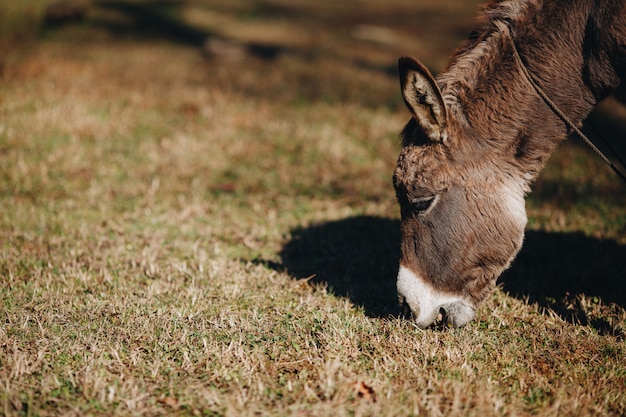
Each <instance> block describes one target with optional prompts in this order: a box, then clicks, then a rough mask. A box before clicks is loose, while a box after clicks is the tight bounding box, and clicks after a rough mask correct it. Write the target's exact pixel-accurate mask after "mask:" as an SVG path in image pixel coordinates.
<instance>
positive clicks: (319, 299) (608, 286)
mask: <svg viewBox="0 0 626 417" xmlns="http://www.w3.org/2000/svg"><path fill="white" fill-rule="evenodd" d="M96 3H97V2H96ZM139 3H140V2H139ZM16 4H17V3H16ZM21 4H24V5H25V6H24V7H25V9H22V10H25V11H23V13H30V12H29V11H28V10H29V9H28V7H30V6H28V5H26V3H21ZM145 4H146V5H149V3H148V2H146V3H145ZM454 4H455V5H457V6H454V7H452V5H453V4H452V2H449V1H444V2H439V3H438V4H437V5H434V4H428V3H424V4H419V5H416V4H415V2H406V1H405V0H397V1H393V2H388V3H386V5H385V7H383V8H381V6H380V4H379V3H378V2H370V1H366V2H363V4H362V6H363V7H362V8H359V9H358V10H357V11H358V13H356V14H355V13H354V5H351V4H349V3H345V4H344V3H337V2H334V3H332V4H331V2H324V1H323V2H315V3H310V4H309V3H306V2H305V3H302V4H301V5H296V4H293V2H284V1H282V0H276V1H271V2H264V3H263V4H260V3H256V2H244V1H230V0H229V1H228V2H226V1H219V2H212V3H211V5H210V7H209V5H206V4H203V3H198V2H181V3H175V4H173V5H172V7H176V8H178V9H176V10H171V11H170V12H168V13H170V14H167V16H168V17H169V18H171V19H174V20H175V22H174V23H181V22H182V23H184V24H189V25H192V26H193V27H194V28H196V29H198V28H199V29H201V30H203V31H205V32H206V33H207V36H212V35H213V36H221V37H224V38H226V39H227V40H231V41H233V42H242V43H243V44H244V45H245V44H248V43H251V42H253V41H255V39H256V35H257V32H264V31H265V29H266V28H267V27H273V25H275V24H276V22H280V25H279V26H278V27H277V28H275V29H274V30H275V32H267V33H265V32H264V33H265V35H264V36H266V37H265V38H263V36H262V35H259V39H257V40H262V41H263V42H267V43H277V44H278V46H279V47H280V48H281V49H280V52H279V53H278V54H277V55H276V56H274V57H272V58H268V57H263V56H258V55H254V54H250V55H245V56H244V59H243V60H240V61H236V60H234V61H228V60H220V59H219V57H215V56H211V57H207V56H206V53H205V52H202V51H203V49H202V48H203V46H202V45H191V44H185V43H184V42H182V43H181V41H180V39H178V38H176V39H171V38H168V37H167V34H163V33H155V32H154V31H153V32H150V33H148V32H145V33H135V34H134V33H133V32H132V29H133V27H132V25H130V22H132V20H131V19H129V17H128V16H125V15H123V14H120V13H121V12H120V13H111V11H110V10H109V11H108V12H107V11H105V10H103V9H102V8H98V7H97V5H96V6H95V8H94V9H91V11H90V12H89V14H88V15H87V16H86V18H85V21H83V22H82V23H80V24H78V25H73V26H68V27H58V28H53V29H49V30H48V31H47V32H46V33H45V36H44V38H42V39H40V41H39V42H37V43H35V44H31V45H32V47H31V48H28V49H27V50H24V51H20V53H19V54H18V53H17V52H15V51H14V52H13V53H15V54H16V55H12V56H13V58H11V60H8V61H6V64H5V67H4V68H3V78H2V81H1V82H0V94H1V98H0V115H1V117H0V161H1V163H0V208H1V210H0V322H1V323H3V325H2V326H0V380H2V381H3V383H2V386H1V387H0V410H2V414H6V415H29V414H30V415H42V416H45V415H59V414H91V415H129V414H148V415H152V414H168V415H169V414H172V415H211V416H234V415H237V416H246V415H256V414H267V415H316V416H325V415H328V416H353V415H359V416H366V415H448V416H454V415H459V416H460V415H463V416H466V415H480V416H490V415H531V414H540V415H622V414H624V411H625V409H626V408H625V407H626V397H625V395H624V392H626V389H625V386H626V374H625V373H624V365H623V356H624V352H625V346H624V331H625V330H624V329H625V328H626V313H625V310H624V297H623V293H621V292H620V290H619V288H621V287H618V288H617V289H615V287H614V286H613V285H615V284H614V283H616V282H621V281H620V279H621V276H618V277H612V275H620V274H621V275H622V276H623V270H621V269H619V268H621V267H620V265H621V263H620V262H622V261H621V259H623V256H621V254H622V253H623V251H624V249H623V248H624V244H626V242H625V241H624V233H623V232H624V224H625V223H626V220H624V207H625V206H624V204H623V203H624V201H623V198H622V196H623V193H621V191H620V190H621V189H620V188H619V183H617V182H615V181H614V180H613V178H612V177H611V175H610V174H608V173H605V172H604V170H603V167H602V166H601V165H600V164H599V163H597V162H596V161H595V159H594V158H593V157H592V156H591V155H590V154H589V153H588V152H587V151H586V150H584V148H582V147H581V146H578V145H575V144H566V145H565V146H563V147H561V149H560V150H559V151H558V152H557V153H556V154H555V155H554V156H553V158H552V160H551V162H550V165H549V166H548V167H547V169H546V171H545V172H544V173H543V174H542V176H541V177H540V179H539V180H538V181H537V184H536V185H535V191H534V193H533V194H532V195H531V197H530V199H529V202H528V208H529V214H530V223H529V229H530V231H529V234H528V235H527V241H526V243H525V249H524V250H525V252H522V254H520V257H518V260H517V261H516V263H515V264H514V265H513V268H512V269H511V271H509V274H508V275H505V276H504V277H503V282H502V287H501V288H500V289H498V290H497V291H496V292H494V294H493V295H492V296H491V297H490V298H489V299H488V300H487V301H486V303H485V304H484V305H483V306H481V308H480V309H479V310H478V315H477V319H476V320H475V321H474V322H472V323H470V324H469V325H467V326H466V327H465V328H463V329H459V330H451V329H440V331H433V330H428V331H424V330H420V329H418V328H416V327H415V326H414V325H413V324H412V323H411V322H410V321H408V320H405V319H403V318H398V317H396V314H395V312H396V310H397V306H396V304H395V299H394V298H395V295H394V294H393V287H394V274H395V272H396V271H395V268H396V259H397V250H398V249H397V238H398V225H399V223H398V213H397V207H396V204H395V201H394V194H393V190H392V187H391V179H390V177H391V173H392V170H393V167H394V164H395V159H396V156H397V152H398V148H399V141H398V138H397V132H398V131H399V130H400V129H401V127H402V125H403V124H404V122H405V121H406V120H407V118H408V114H407V112H406V111H405V109H404V106H403V104H402V101H401V98H400V96H399V94H398V91H397V89H398V87H397V81H396V79H395V74H393V71H390V70H389V68H393V67H394V66H395V60H396V58H397V56H398V55H404V54H407V53H415V54H416V55H420V56H422V55H423V54H425V55H426V57H425V58H426V60H427V61H428V62H429V65H431V66H433V67H435V68H436V67H437V66H438V65H439V62H443V61H445V56H441V55H438V54H436V53H435V52H436V51H439V50H444V49H445V50H446V51H449V50H450V48H449V47H448V45H453V44H455V43H456V41H457V38H458V36H460V34H459V32H460V30H461V29H462V28H465V27H469V26H470V25H471V16H470V14H471V13H473V10H474V9H475V6H474V5H472V4H470V3H468V4H466V5H464V6H463V10H465V8H466V7H467V10H466V12H467V13H468V14H467V15H465V14H463V16H467V20H463V21H458V20H457V19H459V18H460V16H461V14H462V13H465V12H462V11H459V10H460V9H455V7H458V3H454ZM2 7H5V6H4V5H3V6H2ZM415 8H418V9H419V10H418V11H417V12H411V13H417V14H420V15H422V16H433V18H432V19H422V20H421V21H419V22H421V23H420V24H419V25H418V24H417V23H416V22H417V20H416V19H415V18H414V15H410V16H411V17H409V16H408V13H409V12H410V11H411V10H414V9H415ZM200 9H201V10H200ZM453 9H454V10H453ZM200 11H202V13H199V12H200ZM20 13H21V12H20ZM216 15H217V16H219V17H220V19H222V18H223V17H224V18H225V20H220V19H214V17H215V16H216ZM290 16H291V17H293V19H291V20H290ZM446 16H447V17H446ZM446 18H449V20H448V21H446ZM176 19H179V20H176ZM463 19H465V17H464V18H463ZM103 22H105V23H107V22H108V23H109V24H111V25H110V26H111V27H116V26H115V25H112V23H115V22H116V23H118V24H120V25H123V27H124V28H126V29H129V30H131V32H128V31H125V32H123V33H121V34H118V33H115V31H110V30H108V29H107V27H106V25H103V24H102V23H103ZM223 22H229V23H233V26H229V25H225V24H224V23H223ZM401 22H402V23H401ZM442 22H445V23H446V25H447V26H445V30H444V29H441V31H440V32H436V33H437V34H438V35H437V37H438V38H439V39H438V40H437V41H436V42H435V41H433V42H432V44H431V43H430V42H424V41H423V36H424V35H425V33H427V32H428V31H432V30H435V29H436V27H437V25H441V24H443V23H442ZM300 23H302V25H300ZM360 24H367V25H374V26H382V27H384V28H387V29H389V30H390V31H391V33H393V34H394V35H393V36H396V37H397V38H396V39H399V38H403V37H405V38H406V40H405V41H403V42H400V43H398V44H395V43H392V44H389V43H387V44H385V43H380V39H379V40H373V39H372V38H371V37H370V38H367V37H366V38H362V37H361V38H360V37H359V36H362V34H361V35H358V36H355V35H354V32H353V29H354V28H355V27H356V26H358V25H360ZM125 25H130V26H125ZM293 25H295V26H296V27H297V30H298V31H299V32H298V34H297V35H298V36H296V37H294V39H282V37H283V35H282V33H289V31H292V30H294V29H293ZM414 26H415V28H414ZM442 27H443V26H442ZM237 28H245V29H246V31H238V30H235V29H237ZM454 28H456V29H457V31H455V30H453V29H454ZM281 31H285V32H281ZM235 33H237V34H238V35H237V36H236V35H235ZM277 33H278V34H277ZM385 33H387V35H389V32H385ZM320 34H323V36H322V37H321V38H319V37H318V35H320ZM118 35H119V36H118ZM134 35H136V36H134ZM272 36H273V37H272ZM270 38H271V39H270ZM420 39H421V41H420ZM414 41H415V42H416V47H415V48H416V49H415V51H413V50H411V51H407V50H405V48H410V45H412V42H414ZM68 45H71V47H69V46H68ZM617 114H619V111H617ZM616 123H618V122H616ZM618 125H619V123H618ZM576 247H578V248H579V249H576ZM561 251H564V252H565V253H561ZM586 256H589V257H591V256H593V257H594V259H595V260H594V261H590V262H587V259H586ZM594 279H597V280H601V281H602V285H590V283H591V284H593V280H594ZM550 282H552V283H553V284H549V283H550ZM355 383H361V384H355ZM355 386H361V387H363V386H365V387H369V388H370V389H371V390H372V391H373V393H375V394H376V395H375V396H370V397H367V396H364V395H363V393H362V392H360V391H358V390H357V389H355ZM374 398H375V399H376V401H374V400H373V399H374Z"/></svg>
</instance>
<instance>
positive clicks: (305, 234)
mask: <svg viewBox="0 0 626 417" xmlns="http://www.w3.org/2000/svg"><path fill="white" fill-rule="evenodd" d="M399 229H400V223H399V222H398V221H396V220H390V219H385V218H381V217H371V216H360V217H352V218H348V219H344V220H338V221H334V222H328V223H321V224H318V225H314V226H311V227H307V228H302V229H296V230H294V231H292V236H293V238H292V239H291V240H290V241H289V242H288V243H287V244H286V245H285V246H284V248H283V250H282V251H281V253H280V256H281V262H282V266H283V267H284V268H286V269H287V271H288V272H289V274H291V275H292V276H293V277H294V278H295V279H303V278H309V277H312V278H311V282H312V283H316V284H324V285H327V286H328V289H329V291H331V292H332V293H333V294H335V295H338V296H341V297H348V298H349V299H350V300H351V301H352V302H353V303H354V304H355V305H358V306H361V307H363V309H364V310H365V314H367V315H368V316H370V317H385V316H389V315H397V314H398V313H399V308H398V306H397V296H396V274H397V271H398V258H399V255H400V251H399V242H400V230H399Z"/></svg>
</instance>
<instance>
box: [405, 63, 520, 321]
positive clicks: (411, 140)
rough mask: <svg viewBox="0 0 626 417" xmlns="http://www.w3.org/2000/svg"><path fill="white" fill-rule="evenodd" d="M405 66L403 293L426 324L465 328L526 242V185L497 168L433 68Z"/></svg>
mask: <svg viewBox="0 0 626 417" xmlns="http://www.w3.org/2000/svg"><path fill="white" fill-rule="evenodd" d="M399 65H400V80H401V87H402V94H403V97H404V101H405V102H406V105H407V107H408V108H409V110H410V112H411V115H412V118H411V120H410V121H409V123H408V124H407V125H406V127H405V129H404V132H403V147H402V151H401V153H400V156H399V158H398V165H397V167H396V169H395V172H394V176H393V182H394V187H395V189H396V195H397V198H398V202H399V203H400V209H401V214H402V226H401V234H402V244H401V258H400V269H399V273H398V281H397V289H398V298H399V301H400V303H401V305H402V306H403V307H404V308H405V309H406V311H407V312H408V310H409V309H410V312H411V313H412V315H413V316H414V317H415V319H416V321H417V324H418V325H419V326H421V327H427V326H429V325H430V324H432V323H433V322H435V321H436V320H437V317H439V315H440V314H442V316H443V318H444V320H445V321H446V322H447V323H448V324H451V325H452V326H455V327H458V326H462V325H464V324H466V323H467V322H468V321H470V320H472V318H473V317H474V314H475V309H476V307H477V305H478V304H479V303H480V302H481V301H482V300H483V299H484V298H485V296H486V295H487V294H488V293H489V292H490V290H491V289H492V288H493V287H494V286H495V282H496V280H497V278H498V276H499V275H500V274H501V273H502V271H503V270H504V269H506V268H507V267H508V266H509V264H510V262H511V260H512V259H513V257H514V256H515V255H516V253H517V252H518V251H519V249H520V246H521V244H522V240H523V234H524V227H525V225H526V212H525V208H524V187H523V185H520V184H519V181H516V179H515V178H514V177H513V176H512V175H511V173H508V172H506V169H501V168H498V167H496V166H494V165H493V159H494V158H493V155H491V156H490V154H489V151H488V150H487V149H486V148H485V145H482V147H481V145H479V144H480V143H481V141H480V140H476V137H475V136H476V134H477V133H475V132H476V131H475V130H474V129H473V128H472V126H471V124H469V123H468V122H467V121H466V120H465V119H463V120H461V119H462V117H461V116H457V113H458V111H457V110H456V109H453V108H448V107H447V106H446V102H445V101H444V99H443V97H442V93H441V91H440V89H439V87H438V86H437V83H436V82H435V80H434V78H433V77H432V75H431V74H430V72H429V71H428V70H427V69H426V67H424V66H423V65H422V64H420V63H419V62H418V61H416V60H415V59H413V58H402V59H400V63H399ZM472 143H473V144H474V145H471V144H472Z"/></svg>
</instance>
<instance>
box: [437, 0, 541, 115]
mask: <svg viewBox="0 0 626 417" xmlns="http://www.w3.org/2000/svg"><path fill="white" fill-rule="evenodd" d="M536 7H537V4H536V0H521V1H520V0H495V1H492V2H490V3H488V4H486V5H484V6H483V9H482V11H481V12H480V13H479V15H478V18H477V23H476V26H475V28H474V30H473V31H472V32H471V34H470V36H469V38H468V39H467V40H466V41H465V43H464V44H463V45H462V46H461V47H460V48H458V49H457V50H456V52H455V54H454V56H453V59H452V61H451V62H450V63H449V64H448V66H447V67H446V68H445V69H444V70H443V71H442V72H441V74H440V75H439V77H438V82H439V84H440V87H441V89H442V93H443V98H444V101H445V102H446V105H448V106H449V109H450V110H452V111H453V112H455V116H458V117H463V112H462V111H461V109H460V108H459V104H460V102H463V101H465V100H464V99H465V98H466V96H470V95H472V94H473V92H474V91H475V90H476V89H477V88H478V87H479V85H477V82H479V80H482V79H483V77H481V75H482V74H484V73H486V72H487V71H490V69H491V66H492V65H493V62H494V59H493V58H494V57H497V56H499V55H500V54H501V53H502V52H503V50H504V49H505V48H504V47H505V45H507V44H508V45H509V46H510V43H511V35H510V34H511V32H510V31H511V30H516V28H517V27H519V26H520V22H522V21H525V20H527V19H528V18H529V15H530V14H531V12H532V11H533V10H535V9H536Z"/></svg>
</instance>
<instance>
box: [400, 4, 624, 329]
mask: <svg viewBox="0 0 626 417" xmlns="http://www.w3.org/2000/svg"><path fill="white" fill-rule="evenodd" d="M526 71H527V72H526ZM399 74H400V85H401V90H402V96H403V98H404V101H405V104H406V105H407V107H408V109H409V111H410V113H411V119H410V120H409V122H408V123H407V124H406V126H405V127H404V130H403V132H402V149H401V152H400V156H399V157H398V162H397V166H396V168H395V171H394V175H393V185H394V188H395V190H396V196H397V199H398V202H399V205H400V212H401V218H402V221H401V236H402V238H401V246H400V265H399V271H398V277H397V291H398V299H399V301H400V304H401V306H402V307H403V308H404V310H405V312H406V313H410V314H411V315H412V316H413V317H414V318H415V321H416V324H417V325H418V326H420V327H428V326H429V325H431V324H433V323H434V322H436V321H437V320H439V319H442V320H443V322H444V323H446V324H447V325H451V326H453V327H459V326H463V325H465V324H466V323H468V322H469V321H471V320H472V319H473V318H474V315H475V311H476V308H477V307H478V305H479V304H480V302H481V301H483V300H484V299H485V297H486V296H487V295H488V294H489V293H490V292H491V291H492V290H493V288H494V287H495V284H496V280H497V278H498V277H499V275H500V274H501V273H502V272H503V271H504V270H505V269H506V268H508V266H509V265H510V263H511V262H512V260H513V258H514V257H515V255H516V254H517V253H518V251H519V249H520V247H521V245H522V241H523V238H524V228H525V226H526V221H527V218H526V208H525V204H524V196H525V193H527V192H529V190H530V187H529V186H530V183H531V182H532V180H533V179H534V178H535V177H536V176H537V175H538V173H539V171H540V170H541V169H542V168H543V166H544V164H545V162H546V160H547V158H548V157H549V155H550V154H551V153H552V152H553V151H554V149H555V148H556V147H557V145H558V144H559V142H560V141H562V140H563V139H565V138H566V137H567V135H568V133H569V132H570V130H571V128H570V126H569V125H568V124H567V123H565V122H564V121H563V120H562V119H561V118H560V117H559V116H558V115H557V114H556V113H555V112H553V111H551V109H550V107H549V106H548V105H547V102H549V101H552V102H554V104H555V105H556V106H557V107H558V108H559V109H561V111H562V112H563V113H564V114H565V115H566V117H567V118H569V119H571V121H572V122H573V123H574V124H575V125H580V124H581V123H582V121H583V120H584V119H585V118H586V117H587V116H588V115H589V113H590V112H591V110H592V109H593V107H594V106H595V105H596V104H597V103H598V102H599V101H601V100H602V99H604V98H605V97H607V96H608V95H610V94H611V93H616V92H617V93H621V94H623V93H624V91H625V90H626V88H625V87H626V84H624V81H625V79H626V1H624V0H498V1H492V2H491V3H489V4H487V5H486V6H484V8H483V11H482V13H481V15H480V18H479V21H478V24H477V27H476V28H475V29H474V30H473V31H472V33H471V35H470V37H469V39H468V40H467V41H466V42H465V44H464V45H463V46H462V47H461V48H460V49H458V50H457V52H456V53H455V54H454V56H453V58H452V60H451V62H450V63H449V64H448V66H447V67H446V68H445V69H444V70H443V71H442V72H441V73H440V74H439V75H438V76H437V78H434V77H433V76H432V75H431V73H430V72H429V71H428V69H427V68H426V67H425V66H424V65H423V64H421V63H420V62H419V61H417V60H416V59H414V58H410V57H404V58H400V60H399ZM535 86H537V87H538V88H539V89H541V90H543V91H545V94H546V95H547V96H548V97H549V99H548V100H547V101H546V100H545V99H544V98H542V97H541V96H540V95H539V94H538V92H537V90H536V88H537V87H535ZM620 90H621V91H620Z"/></svg>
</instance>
